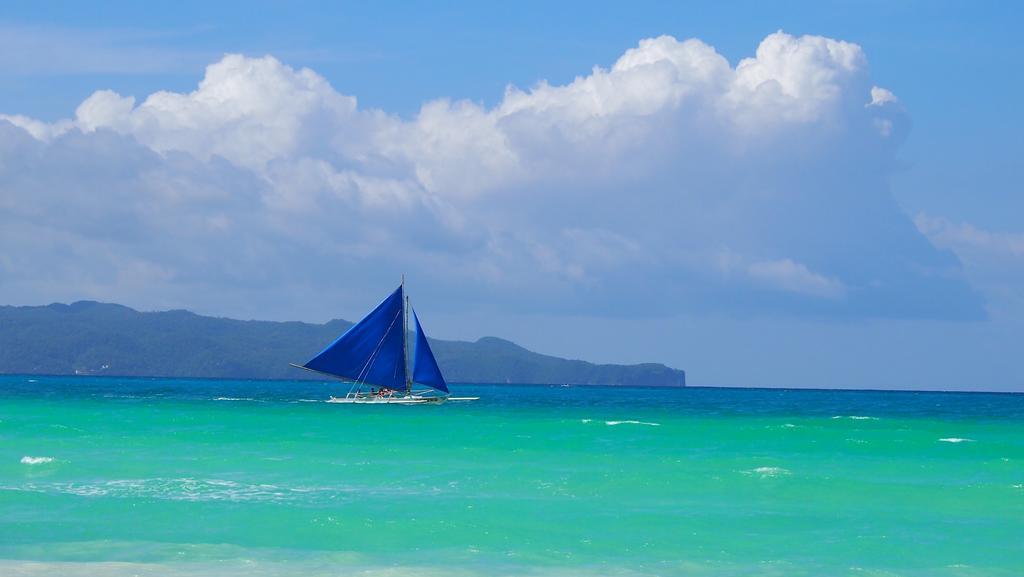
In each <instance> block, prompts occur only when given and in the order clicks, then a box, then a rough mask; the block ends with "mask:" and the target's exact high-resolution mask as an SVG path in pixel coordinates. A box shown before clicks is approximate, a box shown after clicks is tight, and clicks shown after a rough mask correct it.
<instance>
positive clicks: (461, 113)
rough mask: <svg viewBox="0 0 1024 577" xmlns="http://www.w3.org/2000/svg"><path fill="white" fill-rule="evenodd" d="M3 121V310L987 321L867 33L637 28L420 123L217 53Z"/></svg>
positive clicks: (288, 70) (429, 114) (311, 76)
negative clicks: (571, 68)
mask: <svg viewBox="0 0 1024 577" xmlns="http://www.w3.org/2000/svg"><path fill="white" fill-rule="evenodd" d="M14 112H16V111H14ZM0 119H4V120H6V121H7V122H6V123H3V122H0V207H3V212H2V213H0V226H3V232H0V239H2V241H3V246H4V249H5V250H4V251H3V252H4V253H5V257H4V258H3V259H2V260H0V274H2V277H0V278H2V279H3V280H2V282H0V297H3V299H4V300H7V301H22V302H25V301H34V300H38V299H44V300H45V299H63V300H68V299H71V298H77V297H79V296H91V297H96V298H105V299H109V300H121V301H126V302H130V303H133V304H139V305H142V306H145V305H150V306H166V305H174V306H189V307H193V308H200V309H202V310H207V311H217V312H223V313H226V314H241V315H248V316H285V317H286V316H289V315H293V314H300V315H303V316H307V317H308V316H319V317H323V316H325V315H327V314H330V313H329V311H331V310H336V308H337V307H336V305H335V304H334V303H338V302H346V301H347V300H351V299H353V298H356V297H355V296H353V295H359V294H360V293H362V292H365V291H367V290H369V291H372V292H374V293H375V294H376V293H380V292H381V290H382V289H381V286H386V285H387V284H389V283H388V281H389V280H394V279H395V278H397V275H398V274H399V273H400V272H402V271H405V272H407V273H409V275H410V277H411V278H412V279H415V282H416V283H417V286H418V287H420V289H421V291H423V292H424V293H426V294H428V295H430V298H431V299H432V300H434V301H436V302H437V303H438V304H439V306H445V305H444V303H447V304H448V305H450V306H452V307H453V308H455V307H459V306H464V305H465V304H466V303H477V304H481V305H488V306H500V307H504V308H512V309H524V310H533V311H541V310H562V311H564V310H574V311H586V312H588V313H597V314H620V313H623V312H628V311H632V310H647V311H652V309H651V306H650V305H651V303H654V302H663V303H671V304H664V305H660V306H658V307H655V309H656V310H654V311H653V312H680V311H681V310H693V309H708V308H710V309H716V310H717V309H724V310H730V309H733V308H735V307H737V306H739V307H758V308H762V309H763V308H767V309H779V310H781V311H783V312H786V313H790V314H802V313H803V312H806V311H808V310H810V311H813V312H814V313H815V314H820V313H822V312H826V313H831V314H840V315H851V314H853V315H878V316H942V317H947V316H957V317H962V316H973V315H977V314H978V311H979V310H980V306H979V302H978V299H977V297H976V296H974V294H973V293H972V292H971V290H970V289H969V288H968V287H967V286H966V284H964V282H963V280H962V279H961V278H959V276H958V262H957V260H956V259H955V258H954V257H953V256H951V255H950V254H949V253H948V252H945V251H941V250H938V249H936V248H935V247H934V246H933V245H932V244H930V243H929V242H928V241H927V240H926V239H925V238H924V237H923V236H922V235H921V234H920V232H919V231H918V230H917V229H916V228H915V226H914V224H913V223H912V222H911V221H910V220H909V219H908V218H907V217H906V216H905V215H904V214H903V213H902V211H901V210H900V209H899V207H898V206H897V205H896V204H895V202H894V201H893V199H892V197H891V195H890V193H889V191H888V185H887V177H888V174H889V172H890V171H891V170H893V166H894V165H895V154H896V152H897V150H898V147H899V145H900V143H901V142H902V139H903V138H905V136H906V131H907V127H908V122H907V117H906V114H905V112H904V111H903V110H902V108H901V107H900V106H899V103H898V100H897V99H896V97H895V96H894V95H893V94H892V93H891V92H889V91H888V90H885V89H883V88H879V87H877V86H874V85H873V84H872V82H871V79H870V77H869V74H868V69H867V61H866V57H865V55H864V53H863V51H862V50H861V49H860V47H859V46H857V45H855V44H851V43H847V42H841V41H836V40H831V39H827V38H822V37H816V36H803V37H794V36H790V35H787V34H785V33H782V32H779V33H775V34H772V35H770V36H768V37H767V38H765V39H764V40H763V41H762V42H761V44H760V46H759V47H758V48H757V50H756V53H755V55H754V56H752V57H750V58H746V59H743V60H741V61H740V62H739V63H738V64H737V65H736V66H732V65H730V63H729V62H728V61H727V60H726V59H725V58H723V57H722V56H721V55H719V54H718V53H717V52H716V51H715V50H714V48H712V47H711V46H708V45H707V44H704V43H703V42H701V41H699V40H693V39H691V40H685V41H678V40H676V39H675V38H672V37H669V36H661V37H658V38H651V39H645V40H642V41H641V42H640V43H639V44H638V46H636V47H634V48H631V49H629V50H627V51H626V52H625V53H624V54H623V55H622V56H621V57H620V58H619V59H618V60H617V61H616V62H615V63H613V64H612V65H611V66H610V67H609V68H601V67H595V68H594V69H593V70H592V71H590V73H589V74H586V75H583V76H580V77H577V78H576V79H575V80H573V81H572V82H570V83H568V84H565V85H560V86H554V85H550V84H548V83H546V82H540V83H538V84H537V85H536V86H534V87H532V88H529V89H521V88H517V87H511V86H510V87H509V88H508V89H507V90H506V92H505V94H504V97H503V99H502V100H501V101H500V102H499V103H498V104H497V105H495V106H494V107H490V108H488V107H485V106H482V105H480V104H477V103H474V102H468V101H461V100H437V101H431V102H427V103H425V104H424V105H423V106H422V108H421V109H420V111H419V113H418V114H417V115H416V116H415V117H414V118H411V119H402V118H399V117H397V116H394V115H390V114H388V113H387V112H385V111H379V110H366V109H361V108H359V107H358V104H357V100H356V98H355V97H354V96H350V95H345V94H341V93H339V92H338V91H336V90H335V89H334V88H333V87H332V86H331V85H330V84H329V83H328V81H327V80H326V79H324V78H323V77H321V76H320V75H318V74H317V73H316V72H314V71H312V70H309V69H294V68H292V67H289V66H287V65H286V64H284V63H282V62H280V61H278V60H277V59H275V58H273V57H271V56H266V57H262V58H252V57H246V56H241V55H228V56H225V57H224V58H223V59H221V60H220V61H218V62H215V63H213V64H211V65H210V66H209V67H208V68H207V70H206V75H205V77H204V78H203V80H202V81H201V82H200V83H199V85H198V86H197V88H196V89H195V90H194V91H192V92H189V93H172V92H157V93H155V94H151V95H149V96H148V97H146V98H145V99H142V100H141V101H136V99H135V98H133V97H131V96H125V95H120V94H116V93H114V92H111V91H108V90H99V91H97V92H96V93H94V94H93V95H92V96H90V97H89V98H88V99H86V100H85V101H84V102H82V104H81V105H80V106H79V107H78V108H77V110H76V111H75V114H74V117H73V118H70V119H68V120H65V121H60V122H57V123H44V122H39V121H37V120H34V119H31V118H26V117H23V116H18V115H16V114H11V115H2V116H0ZM723 255H727V257H723ZM723 263H725V265H723ZM780 294H784V295H786V298H781V299H780V298H779V295H780ZM921 294H932V295H935V296H936V297H941V299H942V300H943V301H944V302H943V306H941V307H940V306H937V305H935V304H929V303H930V302H937V301H932V300H929V299H921V298H918V297H919V296H920V295H921ZM141 295H146V296H145V297H142V296H141ZM140 298H145V299H146V302H139V300H140Z"/></svg>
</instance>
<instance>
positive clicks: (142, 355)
mask: <svg viewBox="0 0 1024 577" xmlns="http://www.w3.org/2000/svg"><path fill="white" fill-rule="evenodd" d="M349 326H351V323H349V322H347V321H343V320H333V321H330V322H328V323H325V324H310V323H301V322H271V321H239V320H233V319H224V318H215V317H205V316H201V315H197V314H194V313H191V312H188V311H181V310H177V311H166V312H139V311H136V310H134V309H131V308H128V307H125V306H121V305H116V304H105V303H97V302H92V301H80V302H76V303H73V304H71V305H64V304H52V305H47V306H39V307H12V306H0V373H8V374H10V373H28V374H108V375H125V376H166V377H210V378H259V379H304V378H318V377H317V376H316V375H314V374H312V373H308V372H306V371H301V370H298V369H295V368H293V367H290V366H288V363H290V362H303V361H305V360H307V359H309V358H310V357H312V356H313V355H314V354H316V353H317V352H318V351H320V350H321V349H322V348H323V347H324V346H325V345H326V344H327V343H329V342H331V341H332V340H334V339H335V338H336V337H337V336H338V335H339V334H341V333H342V332H344V331H345V329H347V328H348V327H349ZM430 344H431V347H432V348H433V350H434V353H435V355H436V357H437V361H438V364H439V365H440V366H441V370H442V371H443V372H444V374H445V377H446V378H447V379H448V380H449V381H452V382H474V383H569V384H599V385H647V386H683V385H684V384H685V373H684V372H683V371H681V370H677V369H671V368H669V367H666V366H664V365H660V364H641V365H596V364H593V363H588V362H585V361H576V360H567V359H560V358H557V357H552V356H548V355H542V354H538V353H534V352H532V351H528V350H526V349H524V348H522V347H520V346H518V345H516V344H514V343H511V342H509V341H506V340H502V339H498V338H495V337H484V338H482V339H479V340H478V341H476V342H466V341H444V340H436V339H431V341H430Z"/></svg>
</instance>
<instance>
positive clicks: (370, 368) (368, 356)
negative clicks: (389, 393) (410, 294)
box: [303, 286, 406, 390]
mask: <svg viewBox="0 0 1024 577" xmlns="http://www.w3.org/2000/svg"><path fill="white" fill-rule="evenodd" d="M403 293H404V291H403V290H402V287H401V286H400V287H398V289H396V290H395V292H393V293H391V296H389V297H388V298H386V299H384V302H382V303H380V304H379V305H377V308H375V309H373V311H372V312H370V314H368V315H366V316H365V317H363V320H361V321H359V322H358V323H356V324H354V325H352V327H351V328H349V329H348V330H347V331H345V334H343V335H341V336H340V337H338V339H337V340H335V341H334V342H333V343H331V344H330V345H328V346H327V348H325V349H324V350H322V351H320V353H319V354H317V355H316V356H315V357H313V358H312V360H310V361H309V362H307V363H306V364H305V365H303V366H304V367H306V368H307V369H312V370H314V371H320V372H322V373H328V374H331V375H335V376H338V377H342V378H344V379H348V380H351V381H356V382H360V383H366V384H369V385H377V386H381V387H388V388H389V389H395V390H405V386H406V385H405V383H406V378H405V371H406V368H405V322H404V319H403V318H402V312H403V302H402V301H403V299H404V298H405V295H404V294H403Z"/></svg>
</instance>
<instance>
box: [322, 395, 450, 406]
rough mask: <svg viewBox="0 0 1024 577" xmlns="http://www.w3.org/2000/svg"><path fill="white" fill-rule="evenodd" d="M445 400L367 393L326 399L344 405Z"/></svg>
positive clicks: (426, 402) (407, 403)
mask: <svg viewBox="0 0 1024 577" xmlns="http://www.w3.org/2000/svg"><path fill="white" fill-rule="evenodd" d="M446 400H447V398H446V397H440V396H439V397H420V396H417V395H411V396H404V397H398V396H392V397H376V396H369V395H366V396H364V395H359V396H356V395H349V396H346V397H331V398H330V399H328V400H327V402H328V403H338V404H344V405H439V404H441V403H443V402H445V401H446Z"/></svg>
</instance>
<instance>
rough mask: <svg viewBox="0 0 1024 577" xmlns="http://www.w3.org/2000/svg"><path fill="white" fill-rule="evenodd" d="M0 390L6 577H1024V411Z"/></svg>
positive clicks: (8, 382)
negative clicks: (410, 401)
mask: <svg viewBox="0 0 1024 577" xmlns="http://www.w3.org/2000/svg"><path fill="white" fill-rule="evenodd" d="M339 392H342V393H343V392H344V387H339V386H338V385H336V384H330V383H315V382H285V381H228V380H184V379H137V378H98V377H42V376H38V377H33V376H0V575H3V576H5V577H21V576H33V577H36V576H43V575H46V576H50V575H53V576H70V577H78V576H81V577H85V576H89V577H102V576H115V577H128V576H135V575H139V576H153V577H155V576H174V577H178V576H192V575H195V576H227V577H234V576H239V577H241V576H243V575H244V576H247V577H249V576H251V577H278V576H286V575H302V576H314V577H319V576H328V575H330V576H335V575H338V576H340V575H359V576H363V577H381V576H389V577H397V576H404V575H409V576H442V575H444V576H455V577H473V576H490V575H526V576H535V577H542V576H560V577H561V576H564V577H568V576H598V575H602V576H603V575H611V576H623V577H640V576H653V575H659V576H660V575H665V576H674V575H693V576H708V577H711V576H714V577H718V576H769V577H771V576H778V577H783V576H786V577H790V576H814V577H823V576H847V575H848V576H858V577H868V576H871V577H876V576H877V577H881V576H886V577H889V576H905V575H906V576H920V577H936V576H938V577H942V576H950V577H969V576H978V577H981V576H986V577H988V576H1006V577H1019V576H1021V575H1024V395H1010V394H981V393H971V394H958V393H908V392H873V391H862V392H852V391H807V390H765V389H713V388H687V389H655V388H601V387H564V386H553V387H546V386H468V385H461V386H460V385H455V386H453V392H454V393H455V394H457V395H479V396H480V397H481V400H480V401H478V402H475V403H465V404H455V403H451V404H445V405H441V406H367V405H360V406H343V405H332V404H327V403H324V402H323V401H324V399H326V398H327V397H328V396H329V395H330V394H332V393H333V394H337V393H339Z"/></svg>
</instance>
